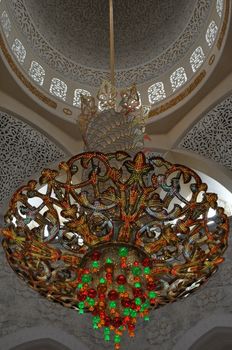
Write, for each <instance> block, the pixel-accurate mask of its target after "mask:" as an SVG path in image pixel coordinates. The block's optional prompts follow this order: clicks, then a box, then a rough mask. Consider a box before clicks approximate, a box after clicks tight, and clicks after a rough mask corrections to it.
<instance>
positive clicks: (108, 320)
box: [105, 316, 111, 327]
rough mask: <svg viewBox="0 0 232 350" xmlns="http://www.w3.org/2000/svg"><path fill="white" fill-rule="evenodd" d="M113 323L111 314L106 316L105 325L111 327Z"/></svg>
mask: <svg viewBox="0 0 232 350" xmlns="http://www.w3.org/2000/svg"><path fill="white" fill-rule="evenodd" d="M110 324H111V319H110V317H109V316H106V317H105V327H109V326H110Z"/></svg>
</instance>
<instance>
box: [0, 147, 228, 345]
mask: <svg viewBox="0 0 232 350" xmlns="http://www.w3.org/2000/svg"><path fill="white" fill-rule="evenodd" d="M112 164H113V165H112ZM83 170H84V172H85V174H88V175H87V176H86V175H85V179H83V176H82V174H83ZM186 198H187V199H186ZM210 208H212V209H213V210H214V211H215V215H214V216H213V217H211V218H210V219H209V218H208V212H209V209H210ZM6 222H7V223H8V224H9V226H8V227H7V228H5V229H3V230H2V235H3V237H4V238H3V242H2V244H3V248H4V250H5V253H6V256H7V259H8V262H9V264H10V266H11V267H12V269H13V270H14V271H15V272H16V273H17V274H18V275H19V277H21V278H22V279H23V280H25V281H26V282H27V283H28V285H29V286H31V287H32V288H33V289H35V290H37V291H38V292H39V293H40V294H41V295H43V296H45V297H47V298H48V299H50V300H53V301H55V302H58V303H61V304H62V305H64V306H66V307H70V308H74V309H76V310H79V313H80V314H82V313H85V312H91V313H92V314H93V327H94V328H101V327H103V328H104V337H105V340H106V341H108V340H110V338H111V333H112V332H113V333H114V335H113V340H114V342H115V348H116V349H118V348H119V346H120V340H121V335H122V333H123V332H124V331H125V330H127V331H128V332H129V335H130V336H133V335H134V330H135V325H136V320H137V318H138V317H142V318H144V319H145V320H148V319H149V312H150V311H151V310H152V309H154V308H158V307H160V306H162V305H164V304H167V303H170V302H173V301H175V300H177V299H178V298H182V297H185V296H187V295H188V294H189V293H191V292H192V291H193V290H195V289H196V288H198V287H199V286H200V285H202V284H203V283H204V282H206V281H207V279H208V278H209V277H210V276H211V275H212V274H213V273H214V272H215V271H216V270H217V267H218V265H219V264H220V263H221V262H222V261H223V257H222V255H223V253H224V251H225V249H226V247H227V240H228V229H229V228H228V219H227V216H226V215H225V214H224V211H223V209H222V208H220V207H218V206H217V196H216V195H215V194H213V193H208V192H207V185H206V184H204V183H202V182H201V179H200V178H199V176H198V175H197V174H196V173H195V172H194V171H192V170H190V169H188V168H187V167H185V166H182V165H173V164H171V163H169V162H167V161H165V160H163V159H162V158H159V157H154V158H150V159H146V157H145V155H144V154H143V153H142V152H139V153H137V154H136V155H135V157H134V158H131V156H130V155H129V154H128V153H126V152H116V153H113V154H102V153H98V152H87V153H82V154H79V155H77V156H74V157H73V158H71V159H70V160H69V161H68V162H62V163H61V164H60V166H59V170H50V169H45V170H44V171H43V172H42V174H41V177H40V180H39V182H38V183H37V182H36V181H29V183H28V184H27V185H26V186H22V187H21V188H20V189H19V190H18V191H17V192H16V193H15V194H14V196H13V198H12V199H11V202H10V206H9V210H8V212H7V214H6Z"/></svg>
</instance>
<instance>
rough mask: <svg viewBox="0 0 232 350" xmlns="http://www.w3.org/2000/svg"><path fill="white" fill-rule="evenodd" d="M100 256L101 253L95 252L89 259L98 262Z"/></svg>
mask: <svg viewBox="0 0 232 350" xmlns="http://www.w3.org/2000/svg"><path fill="white" fill-rule="evenodd" d="M100 256H101V253H100V252H98V251H95V252H93V253H92V256H91V258H92V260H99V259H100Z"/></svg>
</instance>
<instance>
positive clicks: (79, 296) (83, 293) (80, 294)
mask: <svg viewBox="0 0 232 350" xmlns="http://www.w3.org/2000/svg"><path fill="white" fill-rule="evenodd" d="M86 298H87V293H86V292H80V293H79V294H78V299H79V300H80V301H84V300H85V299H86Z"/></svg>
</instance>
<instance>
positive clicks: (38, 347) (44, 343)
mask: <svg viewBox="0 0 232 350" xmlns="http://www.w3.org/2000/svg"><path fill="white" fill-rule="evenodd" d="M11 350H70V348H68V347H67V346H64V345H63V344H61V343H59V342H57V341H55V340H53V339H49V338H45V339H38V340H33V341H29V342H26V343H23V344H20V345H17V346H14V347H13V348H11Z"/></svg>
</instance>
